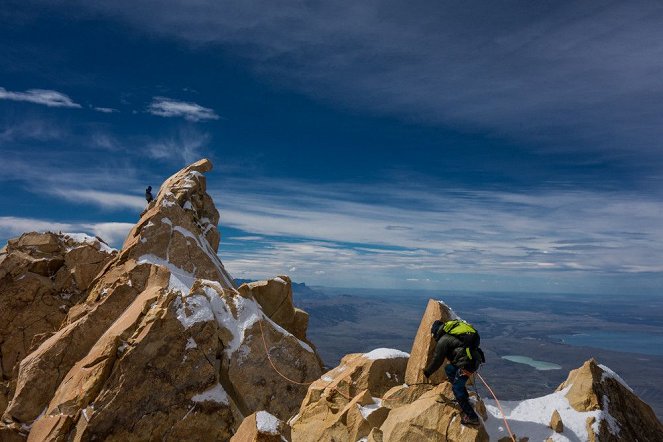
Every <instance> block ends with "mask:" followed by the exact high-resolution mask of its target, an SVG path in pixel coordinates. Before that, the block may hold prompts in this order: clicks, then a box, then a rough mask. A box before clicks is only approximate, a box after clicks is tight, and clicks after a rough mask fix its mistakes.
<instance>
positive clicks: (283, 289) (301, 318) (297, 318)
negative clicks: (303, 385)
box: [239, 275, 322, 365]
mask: <svg viewBox="0 0 663 442" xmlns="http://www.w3.org/2000/svg"><path fill="white" fill-rule="evenodd" d="M239 293H240V294H241V295H242V296H244V297H247V298H251V297H252V298H253V299H255V300H256V301H258V303H259V304H260V306H261V307H262V310H263V312H264V313H265V315H266V316H267V317H268V318H269V319H271V320H272V321H274V322H275V323H277V324H278V325H279V326H281V327H283V328H284V329H285V330H287V331H288V332H289V333H291V334H292V335H294V336H295V337H296V338H297V339H299V340H301V341H303V342H305V343H306V344H308V346H309V347H311V348H315V345H313V343H312V342H311V341H309V340H308V338H307V337H306V330H307V329H308V313H306V312H305V311H304V310H302V309H299V308H297V307H295V305H294V303H293V301H292V281H291V280H290V278H289V277H288V276H286V275H280V276H277V277H276V278H273V279H270V280H267V281H253V282H249V283H246V284H242V285H241V286H240V287H239ZM320 364H321V365H322V361H320Z"/></svg>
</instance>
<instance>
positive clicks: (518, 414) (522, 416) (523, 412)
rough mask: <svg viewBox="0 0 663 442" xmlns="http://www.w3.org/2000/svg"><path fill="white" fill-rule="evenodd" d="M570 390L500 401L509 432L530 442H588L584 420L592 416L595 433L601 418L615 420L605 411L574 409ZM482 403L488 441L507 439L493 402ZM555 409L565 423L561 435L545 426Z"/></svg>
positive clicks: (500, 416)
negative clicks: (568, 394) (484, 406)
mask: <svg viewBox="0 0 663 442" xmlns="http://www.w3.org/2000/svg"><path fill="white" fill-rule="evenodd" d="M570 388H571V386H568V387H566V388H565V389H563V390H560V391H556V392H554V393H552V394H549V395H547V396H543V397H539V398H535V399H526V400H524V401H500V404H501V405H502V409H503V410H504V412H505V413H506V419H507V421H508V422H509V427H510V428H511V431H512V432H513V433H515V434H517V435H522V436H527V437H529V440H532V441H534V440H537V441H543V440H547V439H550V440H552V441H555V442H562V441H577V440H590V436H589V434H587V418H590V417H594V418H595V419H596V422H595V423H594V428H592V429H593V430H594V432H595V433H596V434H598V427H599V425H600V422H601V421H602V420H603V419H605V420H606V421H607V422H608V425H610V424H611V421H614V419H613V418H612V416H610V415H609V414H608V412H607V411H603V410H596V411H586V412H581V411H576V410H575V409H573V407H572V406H571V404H569V401H568V399H567V398H566V393H567V392H568V391H569V389H570ZM484 402H485V404H486V410H487V411H488V414H489V418H488V419H487V420H486V421H485V422H484V425H485V427H486V431H487V432H488V434H489V435H490V439H491V440H498V439H500V438H502V437H504V436H507V437H508V435H509V434H508V432H507V430H506V428H505V425H504V421H503V419H502V414H501V413H500V410H499V407H498V406H497V404H496V403H495V401H494V400H488V399H485V400H484ZM555 410H557V412H558V413H559V415H560V416H561V418H562V422H564V431H563V432H562V433H556V432H554V431H553V430H552V429H551V428H550V427H549V426H548V424H549V423H550V417H551V416H552V414H553V412H554V411H555ZM615 424H616V422H615ZM611 428H612V426H611ZM613 434H614V433H613Z"/></svg>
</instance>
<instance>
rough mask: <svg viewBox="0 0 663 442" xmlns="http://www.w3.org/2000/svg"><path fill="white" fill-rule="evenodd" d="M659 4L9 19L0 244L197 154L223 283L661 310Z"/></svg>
mask: <svg viewBox="0 0 663 442" xmlns="http://www.w3.org/2000/svg"><path fill="white" fill-rule="evenodd" d="M662 119H663V7H662V6H659V4H658V3H657V2H647V1H635V2H628V3H627V4H626V3H624V2H582V4H577V2H552V1H550V2H530V1H507V2H499V3H498V2H487V1H483V2H472V1H470V2H460V3H459V2H450V1H439V0H438V1H412V2H387V1H364V2H350V1H344V0H340V1H336V2H316V1H311V2H291V1H275V0H270V1H246V0H244V1H217V0H200V1H197V2H195V3H192V2H189V1H184V0H173V1H170V2H167V5H166V2H158V1H155V0H132V1H128V0H115V1H75V0H62V1H57V2H46V1H32V0H29V1H15V0H9V1H8V2H5V4H4V6H3V8H2V10H1V11H0V152H1V157H0V160H1V161H0V184H1V185H2V189H3V192H2V193H1V194H0V240H1V241H2V242H4V241H6V239H8V238H10V237H13V236H16V235H18V234H20V233H21V232H23V231H28V230H46V229H51V230H63V231H71V230H77V231H87V232H89V233H94V234H98V235H99V236H101V237H102V238H105V239H106V240H107V241H108V242H110V243H112V244H113V245H115V246H119V245H121V243H122V241H123V239H124V236H125V235H126V233H127V232H128V229H129V228H130V226H131V225H132V224H133V223H134V222H136V220H137V216H138V214H139V213H140V210H141V209H142V207H143V206H144V202H143V190H144V188H145V187H146V186H147V185H148V184H150V185H152V186H153V187H155V188H156V187H157V186H158V185H159V184H160V183H161V182H162V181H163V180H164V179H165V178H166V177H168V176H169V175H170V174H172V173H173V172H175V171H176V170H178V169H179V168H181V167H182V166H183V165H185V164H187V163H189V162H191V161H195V160H197V159H199V158H202V157H209V158H210V159H212V161H213V162H214V164H215V170H214V171H213V172H212V173H211V176H210V177H209V179H208V182H209V184H210V192H211V193H212V196H213V197H214V198H215V201H216V203H217V207H218V208H219V210H220V212H221V222H220V227H219V228H220V231H221V233H222V236H223V239H222V244H221V248H220V256H221V258H222V260H223V262H224V263H225V265H226V267H227V268H228V269H229V270H230V271H231V273H232V274H233V275H234V276H235V277H241V278H264V277H269V276H273V275H275V274H279V273H286V274H289V275H291V276H292V278H293V279H294V280H296V281H305V282H307V283H310V284H320V285H329V286H347V287H385V288H394V287H398V288H405V287H411V288H414V289H440V290H462V289H465V290H500V291H502V290H505V291H542V292H550V291H560V292H574V293H606V292H610V293H624V294H631V293H649V294H652V293H654V294H655V293H658V292H660V288H661V287H662V286H663V284H662V283H663V226H662V225H663V223H662V222H661V218H662V215H663V192H662V189H663V186H662V183H663V150H662V149H661V139H662V138H663V124H662V123H663V121H662Z"/></svg>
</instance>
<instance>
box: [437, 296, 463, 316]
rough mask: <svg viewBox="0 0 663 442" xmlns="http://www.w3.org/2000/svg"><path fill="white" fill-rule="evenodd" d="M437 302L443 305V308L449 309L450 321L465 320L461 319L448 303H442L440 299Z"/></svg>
mask: <svg viewBox="0 0 663 442" xmlns="http://www.w3.org/2000/svg"><path fill="white" fill-rule="evenodd" d="M437 302H439V303H440V304H442V305H443V306H445V307H446V308H448V309H449V314H450V315H451V318H450V320H452V319H460V320H461V321H462V320H463V318H461V317H460V316H458V315H457V314H456V312H455V311H453V309H452V308H451V307H449V305H447V303H446V302H444V301H442V300H441V299H438V300H437Z"/></svg>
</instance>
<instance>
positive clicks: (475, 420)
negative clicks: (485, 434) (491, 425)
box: [460, 413, 481, 427]
mask: <svg viewBox="0 0 663 442" xmlns="http://www.w3.org/2000/svg"><path fill="white" fill-rule="evenodd" d="M460 423H461V424H463V425H466V426H468V427H476V426H478V425H480V424H481V421H480V420H479V417H478V416H474V417H470V416H468V415H467V414H465V413H463V417H462V418H461V419H460Z"/></svg>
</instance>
